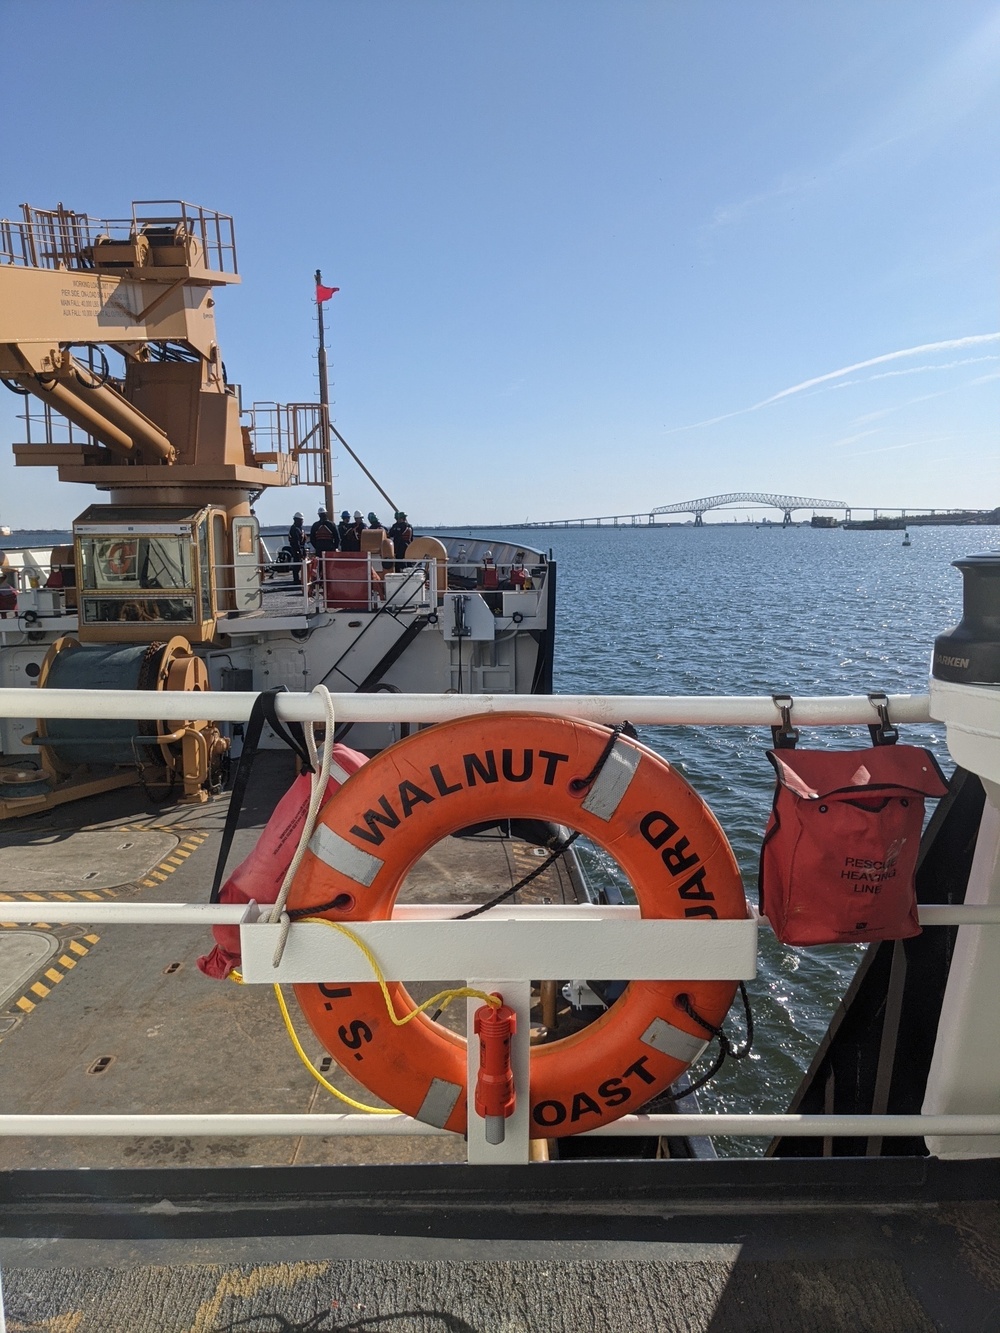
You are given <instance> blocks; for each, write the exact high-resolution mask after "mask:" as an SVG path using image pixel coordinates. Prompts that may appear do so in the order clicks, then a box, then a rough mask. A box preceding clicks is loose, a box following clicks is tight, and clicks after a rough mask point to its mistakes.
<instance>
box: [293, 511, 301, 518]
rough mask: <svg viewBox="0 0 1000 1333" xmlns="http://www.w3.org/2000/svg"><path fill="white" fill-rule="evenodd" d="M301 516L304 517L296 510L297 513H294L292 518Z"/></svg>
mask: <svg viewBox="0 0 1000 1333" xmlns="http://www.w3.org/2000/svg"><path fill="white" fill-rule="evenodd" d="M301 517H302V515H301V514H300V513H298V512H296V513H294V514H293V515H292V518H301Z"/></svg>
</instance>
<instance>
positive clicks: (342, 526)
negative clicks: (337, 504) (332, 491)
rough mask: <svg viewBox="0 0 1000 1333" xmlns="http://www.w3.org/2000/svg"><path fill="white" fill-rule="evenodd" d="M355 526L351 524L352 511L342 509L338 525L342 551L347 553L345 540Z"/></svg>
mask: <svg viewBox="0 0 1000 1333" xmlns="http://www.w3.org/2000/svg"><path fill="white" fill-rule="evenodd" d="M353 526H354V524H353V523H352V522H351V511H350V510H349V509H342V510H341V511H340V522H339V523H338V524H337V536H338V537H339V538H340V549H341V550H342V551H346V550H347V549H348V548H347V547H346V546H345V545H344V539H345V538H346V536H347V534H348V533H349V532H350V530H351V528H352V527H353Z"/></svg>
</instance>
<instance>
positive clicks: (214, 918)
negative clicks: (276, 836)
mask: <svg viewBox="0 0 1000 1333" xmlns="http://www.w3.org/2000/svg"><path fill="white" fill-rule="evenodd" d="M170 697H171V699H173V698H174V695H173V694H171V696H170ZM457 912H458V907H457V905H456V904H454V903H397V904H396V906H395V907H394V909H393V916H392V920H391V922H389V923H386V922H384V921H380V922H378V925H379V927H381V928H382V929H384V928H385V926H386V925H387V924H391V925H397V924H399V923H402V922H407V921H453V920H455V919H456V915H457ZM917 914H918V918H919V921H920V924H921V925H922V926H1000V905H996V906H992V905H989V904H985V903H919V904H918V906H917ZM43 918H44V920H46V921H48V922H51V923H59V924H68V923H71V922H84V923H86V924H87V925H94V926H97V925H107V926H111V925H115V926H121V925H144V926H205V927H206V928H209V927H212V926H238V925H240V924H241V922H243V921H246V920H248V916H247V904H246V903H236V904H233V903H156V902H153V903H121V902H104V903H92V902H63V901H62V900H58V901H57V900H54V899H53V900H51V901H50V900H49V899H48V898H46V899H44V901H37V900H34V899H33V900H32V901H31V902H5V903H0V920H2V921H17V922H26V921H27V922H32V921H39V920H42V919H43ZM489 919H490V920H491V921H526V922H538V921H581V920H583V921H600V920H606V921H636V920H639V919H640V916H639V908H638V907H636V906H634V905H632V904H630V903H625V904H611V905H609V904H607V903H586V904H582V905H579V904H574V903H567V904H562V903H551V904H538V903H515V904H513V905H512V904H509V903H502V904H500V905H499V906H497V907H496V908H494V909H493V910H492V912H491V913H490V917H489ZM757 921H758V923H759V924H760V925H761V926H770V924H771V923H770V921H768V919H767V917H766V916H758V917H757ZM355 924H358V923H355ZM369 924H373V923H369ZM668 924H672V925H680V926H687V927H690V926H691V924H692V923H691V922H685V921H680V922H670V923H668ZM697 924H699V925H701V926H702V927H703V928H704V929H706V930H713V929H715V928H716V923H714V922H704V923H697Z"/></svg>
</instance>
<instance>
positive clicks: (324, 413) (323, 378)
mask: <svg viewBox="0 0 1000 1333" xmlns="http://www.w3.org/2000/svg"><path fill="white" fill-rule="evenodd" d="M322 285H323V275H322V273H321V272H320V270H319V269H317V270H316V288H317V291H316V318H317V319H318V320H319V352H318V354H317V359H318V362H319V403H320V408H319V410H320V416H321V417H322V420H323V439H324V440H325V441H326V458H325V459H324V460H323V461H324V473H325V481H324V485H323V498H324V502H325V504H326V512H327V513H328V514H329V515H330V516H331V518H332V517H333V449H332V447H331V446H332V444H333V441H332V439H331V438H330V380H329V377H328V375H327V365H326V329H325V327H324V325H323V302H322V301H321V300H320V299H319V290H318V289H319V288H320V287H321V286H322Z"/></svg>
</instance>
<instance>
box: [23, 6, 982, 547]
mask: <svg viewBox="0 0 1000 1333" xmlns="http://www.w3.org/2000/svg"><path fill="white" fill-rule="evenodd" d="M0 12H2V19H3V31H4V41H3V48H2V51H0V112H2V122H0V123H2V124H3V127H4V129H3V138H4V149H3V170H2V173H0V183H2V189H0V216H11V215H12V214H16V210H17V207H18V205H19V204H20V203H21V202H22V201H28V202H30V203H33V204H35V205H37V206H39V207H51V206H53V205H54V204H55V203H56V202H58V201H62V202H63V203H65V204H66V205H67V206H70V207H73V208H76V209H79V210H81V211H87V212H90V213H93V214H95V215H98V216H111V217H115V216H122V215H123V214H127V212H128V205H129V202H130V200H131V199H133V198H169V197H179V198H185V199H189V200H193V201H194V202H196V203H202V204H206V205H209V206H211V207H214V208H218V209H220V210H221V211H223V212H226V213H231V214H232V215H233V216H234V217H235V220H236V234H237V243H238V247H239V258H240V270H241V273H242V277H243V285H242V286H241V287H237V288H231V289H228V290H226V291H222V292H220V293H219V297H218V307H217V315H218V320H219V325H220V334H221V342H222V347H223V353H224V356H225V359H226V362H227V365H228V367H229V373H230V377H231V378H232V379H235V380H239V381H240V382H241V383H242V384H243V386H244V399H245V401H250V400H253V399H277V400H279V401H289V400H303V399H307V398H311V397H313V396H314V395H315V393H316V388H315V373H314V361H313V355H314V350H315V343H314V322H313V316H314V307H313V305H312V284H311V275H312V272H313V270H314V269H315V268H317V267H321V268H322V270H323V273H324V278H325V280H326V281H327V282H328V283H330V284H331V285H336V286H339V287H340V288H341V292H340V294H339V295H337V296H336V297H334V299H333V302H332V304H331V305H330V306H328V307H327V309H328V311H329V314H330V319H329V325H330V345H331V353H332V378H333V397H334V399H335V407H334V415H335V420H336V423H337V425H338V428H339V429H340V430H341V432H342V433H343V434H344V435H345V436H346V438H347V439H348V440H349V441H350V442H351V444H352V445H353V446H354V448H355V449H356V450H357V451H358V452H359V453H360V454H361V455H362V456H363V457H364V459H365V460H366V462H367V463H368V466H369V467H370V468H371V469H372V471H373V472H374V473H375V474H376V476H378V477H379V478H380V480H382V481H383V484H384V485H385V486H386V489H387V490H389V492H390V493H391V494H392V495H393V496H394V497H395V498H396V500H397V503H399V504H400V505H402V506H403V507H404V508H405V509H406V510H407V511H408V513H409V514H410V516H411V517H412V518H414V519H415V520H416V521H417V524H418V526H421V525H430V524H432V523H435V522H437V523H443V522H461V521H466V522H475V521H480V522H488V521H491V520H493V521H497V522H500V521H520V520H522V519H524V518H527V517H530V518H533V519H544V518H553V517H563V516H565V517H576V516H583V515H590V514H602V513H616V512H623V513H624V512H631V511H634V510H642V509H643V508H649V507H651V506H654V505H658V504H665V503H670V502H673V501H678V500H684V499H688V498H691V497H694V496H699V495H710V494H715V493H718V492H723V491H730V490H744V489H747V490H758V489H759V490H769V491H770V490H775V491H788V492H792V493H796V494H804V495H816V496H820V497H829V498H833V499H838V498H843V499H845V500H847V501H848V502H850V503H852V504H854V505H858V506H860V505H872V504H883V505H910V506H913V507H916V506H921V505H938V506H941V505H951V504H954V505H974V506H986V505H989V506H993V505H995V504H998V503H1000V451H998V447H997V446H998V424H1000V412H998V408H1000V388H998V386H1000V379H998V375H1000V309H998V266H1000V207H998V205H1000V175H998V170H997V168H998V160H997V158H998V154H997V147H998V130H997V126H998V124H1000V6H998V5H997V4H996V3H975V2H974V0H948V3H942V2H941V0H933V3H927V2H925V0H905V2H903V3H896V2H893V0H878V2H877V3H871V0H863V2H859V0H839V2H838V3H837V4H832V3H831V4H819V3H806V2H805V0H796V3H763V2H762V3H753V0H746V2H744V0H739V2H738V3H737V2H736V0H730V2H727V0H712V2H711V3H710V2H709V0H702V2H701V3H683V2H679V0H675V2H674V3H669V2H668V0H662V2H661V3H649V4H645V3H628V2H627V0H615V3H610V2H609V3H593V2H591V0H532V2H531V3H513V2H510V0H508V2H503V0H501V2H499V3H485V0H482V2H475V0H406V2H405V3H404V2H402V0H398V2H395V3H393V2H389V0H364V2H362V0H357V2H351V0H341V2H338V0H329V2H328V3H311V2H307V0H299V2H298V3H296V2H295V0H286V2H285V3H284V4H282V5H280V6H279V5H278V4H275V3H270V2H269V3H228V2H227V0H215V2H214V3H207V2H202V3H192V0H163V2H162V3H159V2H154V0H146V2H145V3H142V4H135V3H127V4H126V3H119V2H118V0H100V3H88V0H73V3H64V4H55V5H49V6H45V5H38V4H25V3H23V2H21V0H0ZM913 349H919V350H913ZM859 363H860V366H859ZM864 363H870V364H864ZM857 366H859V368H857V369H848V368H850V367H857ZM802 386H805V387H802ZM790 390H795V391H794V392H789V391H790ZM16 409H17V400H15V399H14V398H12V397H10V396H8V395H6V394H5V393H0V431H2V434H3V437H4V440H3V442H2V443H4V444H5V443H6V442H9V441H11V440H14V439H17V438H19V432H18V430H17V426H16V422H15V420H14V414H15V411H16ZM0 459H2V461H0V468H2V469H3V473H2V502H0V519H2V521H4V522H6V523H9V524H11V525H12V526H14V527H24V526H48V525H49V524H59V525H62V524H65V523H67V522H68V520H69V519H70V518H72V517H73V515H74V514H76V513H77V512H79V511H80V510H82V509H83V508H84V507H85V505H86V504H87V503H89V502H90V500H91V499H92V498H96V497H94V496H93V493H92V492H90V491H89V489H88V488H84V487H68V486H62V487H60V486H59V485H58V484H57V483H56V481H55V479H54V474H51V473H48V472H43V471H41V470H39V469H34V470H26V469H20V470H15V469H14V466H13V459H12V457H11V456H10V455H9V452H8V451H7V450H6V449H5V448H4V449H3V450H2V453H0ZM337 471H338V474H339V480H338V486H339V487H340V488H342V489H341V497H342V503H343V504H345V505H346V506H347V507H349V508H350V509H354V508H355V507H358V508H361V509H362V510H364V511H367V510H368V509H369V508H370V507H372V506H373V505H374V506H375V507H376V508H377V509H381V511H382V512H383V513H385V511H386V509H387V506H385V505H384V504H383V503H382V502H381V501H379V500H378V497H377V495H376V494H375V492H374V491H373V490H372V488H371V486H370V485H369V484H368V483H367V482H366V481H365V480H364V478H363V477H362V475H361V474H360V473H359V472H358V471H357V469H356V467H355V465H354V464H353V463H352V462H351V460H350V458H348V457H346V456H341V457H340V458H338V461H337ZM341 497H338V501H339V502H338V506H337V507H338V509H339V508H340V507H341ZM317 498H318V497H317V496H316V495H315V493H312V492H305V491H299V492H294V491H293V492H285V493H282V492H272V493H271V495H270V496H269V497H268V498H265V499H263V500H262V501H261V503H260V504H259V506H258V512H259V513H260V516H261V518H262V519H263V520H264V521H267V522H273V521H276V520H277V521H280V520H283V519H286V518H287V516H288V515H290V513H291V512H292V510H293V509H295V508H299V507H301V508H302V509H304V510H307V509H311V508H314V507H315V502H316V499H317Z"/></svg>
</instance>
